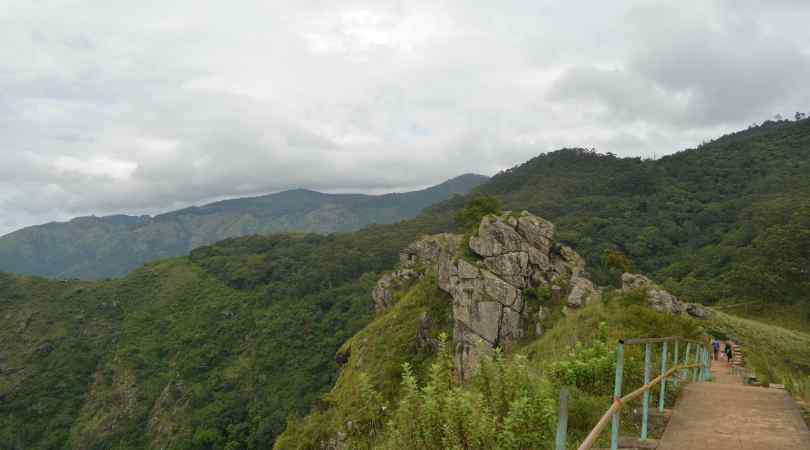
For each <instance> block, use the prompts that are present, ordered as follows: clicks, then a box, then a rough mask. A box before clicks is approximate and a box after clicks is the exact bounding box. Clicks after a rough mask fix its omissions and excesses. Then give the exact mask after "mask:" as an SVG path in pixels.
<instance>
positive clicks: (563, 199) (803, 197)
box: [480, 119, 810, 302]
mask: <svg viewBox="0 0 810 450" xmlns="http://www.w3.org/2000/svg"><path fill="white" fill-rule="evenodd" d="M480 192H483V193H486V194H489V195H494V196H496V197H498V198H499V199H501V201H502V202H503V203H504V205H505V207H506V208H507V209H527V210H529V211H531V212H533V213H535V214H538V215H540V216H543V217H546V218H548V219H550V220H552V221H553V222H554V223H556V224H557V226H558V228H559V231H560V238H561V239H563V240H565V241H568V242H570V243H571V244H572V245H573V246H574V247H575V248H576V249H577V251H579V252H580V253H581V254H583V255H586V257H587V258H588V259H589V266H590V267H591V268H592V270H595V271H596V272H597V273H596V274H595V275H596V279H597V281H599V282H600V283H603V284H608V283H610V282H612V281H613V280H615V279H616V277H615V275H616V273H610V270H609V269H608V268H607V267H606V265H605V262H606V260H607V256H608V255H609V252H610V251H619V252H622V253H624V254H625V255H627V256H628V257H629V258H630V259H631V260H632V262H633V263H634V264H635V266H636V268H637V269H639V270H642V271H644V272H646V273H649V274H653V275H655V276H656V277H657V278H658V279H659V280H660V281H661V282H664V283H665V284H666V285H667V286H668V287H669V288H671V289H673V290H674V291H676V292H677V293H679V294H681V295H686V296H688V297H690V299H691V300H694V301H702V302H712V301H716V300H718V299H721V298H726V297H752V296H753V297H766V298H769V299H784V300H788V299H799V298H802V299H806V297H802V294H801V288H802V286H807V284H806V283H808V281H810V278H809V277H810V275H808V274H807V273H806V271H805V272H803V271H802V270H801V269H799V268H800V267H809V266H810V265H808V263H810V120H808V119H805V120H801V121H796V122H789V121H781V122H766V123H765V124H763V125H761V126H759V127H755V128H751V129H749V130H745V131H741V132H738V133H734V134H730V135H727V136H723V137H721V138H719V139H717V140H715V141H713V142H709V143H706V144H704V145H701V146H700V147H698V148H695V149H689V150H685V151H682V152H679V153H675V154H673V155H670V156H666V157H664V158H661V159H659V160H642V159H639V158H618V157H615V156H612V155H602V154H598V153H594V152H589V151H585V150H578V149H571V150H562V151H559V152H554V153H550V154H546V155H541V156H539V157H537V158H534V159H532V160H530V161H528V162H526V163H524V164H522V165H520V166H517V167H514V168H512V169H510V170H508V171H506V172H504V173H501V174H498V175H496V176H495V177H493V179H492V180H491V181H490V182H489V183H487V184H485V185H483V186H482V187H481V189H480Z"/></svg>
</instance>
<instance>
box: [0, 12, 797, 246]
mask: <svg viewBox="0 0 810 450" xmlns="http://www.w3.org/2000/svg"><path fill="white" fill-rule="evenodd" d="M755 3H756V2H745V5H744V7H741V6H739V5H740V3H737V2H731V1H720V2H698V1H694V2H687V3H679V4H678V5H677V7H678V8H679V9H680V10H682V11H685V12H679V9H675V8H674V7H671V6H668V4H667V3H660V4H652V6H649V7H638V6H637V3H636V2H630V1H627V2H611V3H610V4H607V3H606V4H604V5H602V4H595V3H593V2H585V1H573V2H565V3H559V2H545V1H536V0H532V1H528V0H527V1H522V0H514V1H511V0H510V1H505V2H498V3H493V2H487V1H472V2H470V1H464V2H461V1H448V2H439V3H437V2H429V1H426V0H424V1H423V0H414V1H411V2H405V3H403V2H400V1H393V0H392V1H387V0H385V1H349V2H346V1H339V2H338V1H327V2H322V1H317V2H315V1H312V2H310V1H297V2H287V1H281V2H258V1H255V2H253V1H249V2H244V3H242V4H240V6H239V7H234V6H233V5H230V4H227V3H223V2H199V1H193V2H192V1H185V0H184V1H177V2H169V3H165V2H164V3H160V4H142V5H139V7H138V8H132V7H131V4H129V3H128V2H123V1H117V0H113V1H107V2H100V1H98V0H81V1H78V2H71V3H69V4H64V3H61V2H52V3H46V4H42V3H38V2H10V3H8V4H7V5H6V4H4V15H3V17H2V18H0V42H2V43H3V45H2V46H0V161H2V164H0V217H2V218H3V221H2V223H0V233H3V232H5V231H9V230H10V229H12V228H14V227H19V226H23V225H26V224H31V223H36V222H42V221H48V220H54V219H64V218H66V217H69V216H72V215H77V214H88V213H97V214H106V213H114V212H128V213H142V212H148V213H154V212H158V211H161V210H166V209H170V208H175V207H179V206H185V205H188V204H192V203H200V202H203V201H206V200H209V199H213V198H221V197H228V196H237V195H247V194H257V193H262V192H270V191H277V190H282V189H287V188H294V187H309V188H313V189H320V190H326V191H342V192H346V191H358V190H360V191H374V192H384V191H388V190H393V189H408V188H418V187H421V186H425V185H428V184H432V183H436V182H440V181H442V180H443V179H445V178H448V177H451V176H454V175H457V174H459V173H462V172H469V171H475V172H482V173H487V174H491V173H493V172H496V171H498V170H500V169H504V168H507V167H509V166H511V165H514V164H517V163H520V162H522V161H524V160H526V159H528V158H531V157H532V156H535V155H536V154H538V153H540V152H544V151H550V150H554V149H556V148H559V147H563V146H588V147H591V146H595V147H597V148H598V149H600V150H602V151H613V152H615V153H618V154H621V155H645V156H648V155H651V154H657V155H661V154H665V153H670V152H673V151H677V150H679V149H680V148H683V147H685V146H688V145H694V144H695V143H697V142H700V141H701V140H703V139H706V138H709V137H712V136H715V135H717V134H720V133H724V132H728V131H730V130H733V129H735V128H740V127H744V126H746V125H748V123H749V122H750V121H754V120H762V119H764V118H766V117H768V116H770V115H772V114H774V113H777V112H781V113H784V114H789V113H791V112H793V110H795V109H802V106H804V107H803V109H804V110H808V109H810V97H808V90H807V88H805V86H806V83H799V80H806V79H807V77H808V73H807V71H808V67H807V58H808V55H810V48H809V47H808V44H807V42H810V36H808V29H807V27H806V26H804V24H806V22H807V19H808V18H809V17H810V13H809V12H808V9H807V8H791V7H789V5H788V4H789V3H791V2H789V1H788V0H784V1H781V2H779V4H774V5H773V6H757V5H755ZM769 5H770V3H769ZM10 217H13V220H12V219H9V218H10Z"/></svg>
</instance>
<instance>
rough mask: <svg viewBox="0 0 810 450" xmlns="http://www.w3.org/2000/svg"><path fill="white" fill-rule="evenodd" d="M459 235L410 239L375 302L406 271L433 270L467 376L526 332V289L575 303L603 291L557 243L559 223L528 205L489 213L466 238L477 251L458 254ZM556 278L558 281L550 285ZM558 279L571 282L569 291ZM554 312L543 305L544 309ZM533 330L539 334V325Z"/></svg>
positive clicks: (382, 302)
mask: <svg viewBox="0 0 810 450" xmlns="http://www.w3.org/2000/svg"><path fill="white" fill-rule="evenodd" d="M462 241H463V237H462V236H458V235H453V234H439V235H435V236H426V237H423V238H421V239H419V240H418V241H416V242H414V243H412V244H411V245H409V246H408V247H407V248H406V249H405V250H403V252H402V253H401V254H400V265H401V267H403V268H404V269H400V271H399V272H394V273H392V274H388V275H386V276H383V277H382V278H381V279H380V281H379V282H378V284H377V287H376V288H375V289H374V294H373V295H374V300H375V304H376V305H377V307H378V309H384V308H387V307H389V306H390V304H391V303H392V302H393V289H394V288H395V287H396V286H397V285H398V284H397V283H400V280H401V279H407V277H410V276H411V275H407V276H406V275H403V274H402V273H401V272H402V271H403V270H412V271H415V272H419V271H421V270H435V271H436V279H437V285H438V287H439V289H441V290H442V291H444V292H447V293H448V294H449V295H450V297H451V298H452V302H453V305H452V306H453V308H452V310H453V323H454V326H453V346H454V358H455V361H456V367H457V370H458V371H459V373H460V374H461V377H462V378H467V377H469V376H470V375H471V374H472V373H473V372H474V371H475V368H476V367H477V365H478V361H479V360H480V357H481V355H482V352H489V351H491V350H492V349H494V348H495V347H501V348H504V349H506V350H508V349H509V348H510V347H511V346H512V345H513V344H514V342H515V341H516V340H518V339H520V338H521V337H522V336H523V333H524V331H523V328H524V324H523V320H525V317H524V316H525V315H526V307H525V304H524V303H525V301H524V295H523V291H524V289H528V288H535V287H540V286H544V287H547V288H549V289H551V291H552V296H553V298H554V300H555V301H561V300H562V299H563V298H566V297H565V296H566V295H567V296H568V298H569V304H570V305H571V307H580V306H584V305H585V304H587V303H588V302H591V301H595V300H596V299H598V298H599V297H600V296H599V290H598V289H597V288H596V287H594V286H593V283H591V282H590V281H589V280H588V279H587V278H586V277H585V275H584V266H585V261H584V260H583V259H582V258H581V257H580V256H579V255H578V254H577V253H576V252H575V251H574V250H572V249H571V248H569V247H565V246H561V245H557V244H555V243H554V225H553V224H551V222H548V221H547V220H544V219H542V218H540V217H537V216H533V215H531V214H529V213H527V212H523V213H521V214H517V215H515V214H510V213H507V214H504V215H501V216H495V215H489V216H486V217H484V218H483V219H482V220H481V223H480V224H479V227H478V234H477V235H476V236H474V237H472V238H470V241H469V250H470V251H471V252H472V253H473V254H474V255H475V256H477V258H472V259H470V258H464V257H461V256H460V255H462V254H463V253H464V252H463V250H464V249H462V248H461V244H462ZM557 281H559V282H561V283H555V284H552V283H553V282H557ZM560 284H562V285H570V286H571V291H570V292H568V291H566V290H564V289H563V288H561V287H560ZM549 312H550V311H549V310H548V309H546V308H541V311H540V313H539V314H540V315H543V317H545V315H547V314H549ZM543 317H541V318H540V320H542V319H543ZM425 320H426V319H423V323H422V324H421V325H420V327H419V330H417V342H418V343H419V344H420V345H430V344H428V342H430V339H431V338H430V336H429V335H428V328H429V323H428V324H427V325H425V323H424V321H425ZM427 320H429V319H427ZM535 332H536V333H537V334H538V335H539V334H541V333H542V332H543V330H542V327H540V328H538V329H536V330H535Z"/></svg>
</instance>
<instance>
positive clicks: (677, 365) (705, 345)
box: [556, 336, 710, 450]
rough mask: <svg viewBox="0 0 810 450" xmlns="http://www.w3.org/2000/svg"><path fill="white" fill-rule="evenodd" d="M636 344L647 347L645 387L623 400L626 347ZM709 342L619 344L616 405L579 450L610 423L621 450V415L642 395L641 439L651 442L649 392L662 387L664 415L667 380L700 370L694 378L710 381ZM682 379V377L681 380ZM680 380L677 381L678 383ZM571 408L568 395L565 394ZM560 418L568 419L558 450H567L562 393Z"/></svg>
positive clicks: (660, 404)
mask: <svg viewBox="0 0 810 450" xmlns="http://www.w3.org/2000/svg"><path fill="white" fill-rule="evenodd" d="M670 342H674V344H675V345H674V347H675V348H674V352H673V353H672V359H673V366H672V367H671V368H669V369H667V359H668V355H667V347H668V345H667V344H669V343H670ZM680 342H684V343H686V344H687V345H686V349H685V352H684V354H683V361H682V362H679V351H678V344H679V343H680ZM657 343H661V344H662V347H661V373H660V374H659V375H658V376H657V377H655V378H653V379H652V380H650V371H651V367H652V360H651V348H652V347H651V345H652V344H657ZM634 344H644V345H645V357H644V384H643V385H642V386H641V387H639V388H638V389H636V390H634V391H633V392H630V393H629V394H627V395H625V396H623V397H622V396H621V389H622V375H623V371H624V346H625V345H634ZM692 345H695V351H694V355H693V357H690V355H691V346H692ZM709 354H710V352H709V342H708V340H706V341H699V340H694V339H685V338H683V337H680V336H669V337H657V338H634V339H626V340H619V345H618V348H617V349H616V377H615V379H614V397H613V403H612V404H611V405H610V407H609V408H608V410H607V411H606V412H605V414H604V415H602V417H601V418H600V419H599V421H598V422H597V423H596V426H595V427H594V428H593V429H592V430H591V432H590V433H588V436H587V437H586V438H585V440H584V441H583V442H582V444H580V446H579V447H578V450H589V449H590V448H591V447H592V446H593V445H594V443H596V440H597V439H598V438H599V435H600V434H601V433H602V431H604V430H605V428H606V427H607V424H608V422H610V421H611V419H612V422H613V427H612V431H611V449H614V450H615V449H616V448H617V447H618V433H619V420H620V419H619V411H621V409H622V408H623V407H624V405H625V404H626V403H627V402H630V401H632V400H635V399H636V398H638V397H639V396H641V395H642V394H644V409H643V419H642V420H643V423H642V428H641V439H642V440H644V439H646V438H647V421H648V413H649V411H648V406H649V392H650V390H651V389H652V388H653V386H655V385H658V384H660V385H661V390H660V394H659V395H660V398H659V402H658V408H659V410H660V411H661V412H663V410H664V399H665V397H664V396H665V392H666V380H667V378H669V377H670V376H672V375H673V374H674V373H676V372H679V371H684V370H689V369H700V370H699V371H693V372H692V374H693V375H692V377H693V378H694V379H695V380H696V381H697V380H706V379H708V377H709V369H708V367H709ZM691 359H694V361H693V362H690V360H691ZM678 378H680V377H678ZM677 381H678V380H677V379H675V380H674V382H677ZM565 396H566V401H565V404H567V393H566V394H565ZM560 400H561V402H560V407H561V408H560V409H561V411H560V413H561V414H560V415H561V416H562V415H565V417H564V418H560V419H559V420H564V422H565V425H563V426H561V427H558V430H557V433H558V434H557V440H556V442H557V449H564V448H565V434H566V433H567V430H566V428H567V410H564V409H563V406H564V403H563V401H562V400H563V393H562V392H561V397H560Z"/></svg>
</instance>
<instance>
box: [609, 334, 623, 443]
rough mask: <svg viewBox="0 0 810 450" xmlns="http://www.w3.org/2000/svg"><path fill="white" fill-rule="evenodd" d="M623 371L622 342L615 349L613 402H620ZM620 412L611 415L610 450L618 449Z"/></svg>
mask: <svg viewBox="0 0 810 450" xmlns="http://www.w3.org/2000/svg"><path fill="white" fill-rule="evenodd" d="M623 371H624V341H619V348H618V349H616V380H615V381H614V383H613V401H614V402H616V401H621V398H622V372H623ZM620 415H621V412H620V411H616V413H614V414H613V425H612V427H611V429H610V450H617V449H618V448H619V425H620V423H619V418H620Z"/></svg>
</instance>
